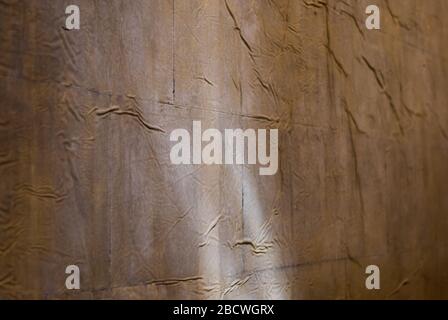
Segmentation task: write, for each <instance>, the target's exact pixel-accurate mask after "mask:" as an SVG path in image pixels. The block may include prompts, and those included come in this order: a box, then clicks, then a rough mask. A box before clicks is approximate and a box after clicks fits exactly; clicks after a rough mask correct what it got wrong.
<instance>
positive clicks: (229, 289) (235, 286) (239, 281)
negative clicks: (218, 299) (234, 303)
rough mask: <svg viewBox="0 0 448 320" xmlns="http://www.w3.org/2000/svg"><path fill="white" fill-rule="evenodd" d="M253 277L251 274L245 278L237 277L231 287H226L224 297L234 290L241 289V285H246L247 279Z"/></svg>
mask: <svg viewBox="0 0 448 320" xmlns="http://www.w3.org/2000/svg"><path fill="white" fill-rule="evenodd" d="M250 278H251V276H250V275H249V276H247V277H245V278H244V279H237V280H234V281H233V282H232V283H231V284H230V286H229V287H227V288H225V289H224V290H223V292H222V297H224V296H226V295H228V294H230V293H231V292H233V291H234V290H237V289H239V288H240V287H242V286H244V285H245V284H246V283H247V281H249V279H250Z"/></svg>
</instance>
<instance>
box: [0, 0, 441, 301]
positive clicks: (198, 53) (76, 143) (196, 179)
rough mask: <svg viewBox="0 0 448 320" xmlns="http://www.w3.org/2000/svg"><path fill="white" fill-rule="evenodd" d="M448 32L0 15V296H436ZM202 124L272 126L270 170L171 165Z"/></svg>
mask: <svg viewBox="0 0 448 320" xmlns="http://www.w3.org/2000/svg"><path fill="white" fill-rule="evenodd" d="M75 2H76V4H78V5H79V6H80V9H81V30H79V31H67V30H64V28H63V26H64V24H65V17H66V16H65V7H66V6H67V5H68V4H72V3H75ZM373 3H375V4H377V5H378V6H379V7H380V9H381V19H382V21H381V30H380V31H368V30H366V28H365V26H364V20H365V17H366V15H365V13H364V11H365V8H366V6H367V5H369V4H373ZM447 16H448V1H446V0H426V1H423V0H388V1H387V0H375V1H371V0H369V1H367V0H359V1H354V0H345V1H342V0H341V1H338V0H328V2H327V1H315V0H266V1H237V0H227V1H218V0H209V1H205V0H189V1H184V0H174V1H173V0H154V1H149V0H148V1H144V0H133V1H125V0H113V1H112V0H111V1H100V0H97V1H91V0H77V1H65V0H63V1H53V0H33V1H31V0H30V1H16V0H0V80H1V85H0V101H1V107H0V110H1V115H0V298H7V299H9V298H45V299H53V298H57V299H59V298H72V299H73V298H75V299H76V298H157V299H163V298H224V299H226V298H237V299H239V298H262V299H263V298H285V299H290V298H293V299H298V298H306V299H313V298H329V299H351V298H366V299H378V298H448V232H447V231H448V195H447V185H448V108H447V106H448V94H447V88H448V54H447V52H448V42H447V40H448V21H447V20H446V17H447ZM193 119H195V120H201V121H202V125H203V127H216V128H219V129H224V128H279V129H280V131H279V144H280V146H279V155H280V156H279V163H280V164H279V166H280V167H279V172H278V173H277V175H275V176H259V175H258V169H257V168H256V167H254V166H193V165H192V166H173V165H172V164H171V163H170V160H169V151H170V148H171V146H172V143H171V142H170V141H169V133H170V132H171V130H173V129H175V128H188V129H191V126H192V120H193ZM157 127H158V128H162V129H163V131H164V132H161V131H158V130H157V129H156V128H157ZM70 264H76V265H78V266H79V267H80V269H81V290H79V291H67V290H66V289H65V277H66V274H65V273H64V272H65V267H66V266H67V265H70ZM370 264H376V265H378V266H379V267H380V268H381V290H378V291H375V290H373V291H368V290H366V289H365V286H364V281H365V277H366V275H365V273H364V272H365V267H366V266H367V265H370Z"/></svg>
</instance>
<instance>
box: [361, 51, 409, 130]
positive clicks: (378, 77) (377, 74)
mask: <svg viewBox="0 0 448 320" xmlns="http://www.w3.org/2000/svg"><path fill="white" fill-rule="evenodd" d="M362 60H363V61H364V63H365V65H366V66H367V67H368V69H369V70H370V71H372V73H373V75H374V77H375V80H376V82H377V84H378V86H379V87H380V92H381V93H382V94H384V95H385V97H386V98H387V101H388V102H389V106H390V109H391V110H392V114H393V115H394V117H395V120H396V122H397V125H398V128H399V129H400V134H401V135H404V129H403V126H402V124H401V119H400V116H399V114H398V110H397V107H396V106H395V103H394V100H393V98H392V95H391V94H390V93H389V91H387V89H386V84H385V81H384V76H383V74H382V72H381V71H380V70H377V69H376V68H375V67H374V66H373V65H372V64H371V63H370V62H369V60H367V58H366V57H364V56H362Z"/></svg>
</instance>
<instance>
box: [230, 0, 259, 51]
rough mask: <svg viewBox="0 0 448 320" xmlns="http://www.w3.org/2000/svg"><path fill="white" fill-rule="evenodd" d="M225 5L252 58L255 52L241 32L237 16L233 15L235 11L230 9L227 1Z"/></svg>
mask: <svg viewBox="0 0 448 320" xmlns="http://www.w3.org/2000/svg"><path fill="white" fill-rule="evenodd" d="M224 3H225V5H226V9H227V12H228V13H229V15H230V17H231V18H232V21H233V24H234V29H235V30H236V31H237V32H238V36H239V37H240V39H241V41H242V42H243V44H244V46H245V47H246V48H247V50H248V51H249V55H250V56H251V57H252V55H253V50H252V47H251V46H250V44H249V42H248V41H247V40H246V38H245V37H244V36H243V33H242V31H241V28H240V26H239V25H238V22H237V20H236V17H235V15H234V14H233V11H232V10H231V9H230V6H229V4H228V2H227V0H224Z"/></svg>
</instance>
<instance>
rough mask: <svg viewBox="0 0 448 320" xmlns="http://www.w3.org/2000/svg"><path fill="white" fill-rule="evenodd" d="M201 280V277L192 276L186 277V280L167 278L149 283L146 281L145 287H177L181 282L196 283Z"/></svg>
mask: <svg viewBox="0 0 448 320" xmlns="http://www.w3.org/2000/svg"><path fill="white" fill-rule="evenodd" d="M198 280H203V277H201V276H193V277H186V278H167V279H156V280H151V281H146V282H145V284H146V285H156V286H173V285H178V284H180V283H183V282H190V281H198Z"/></svg>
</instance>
